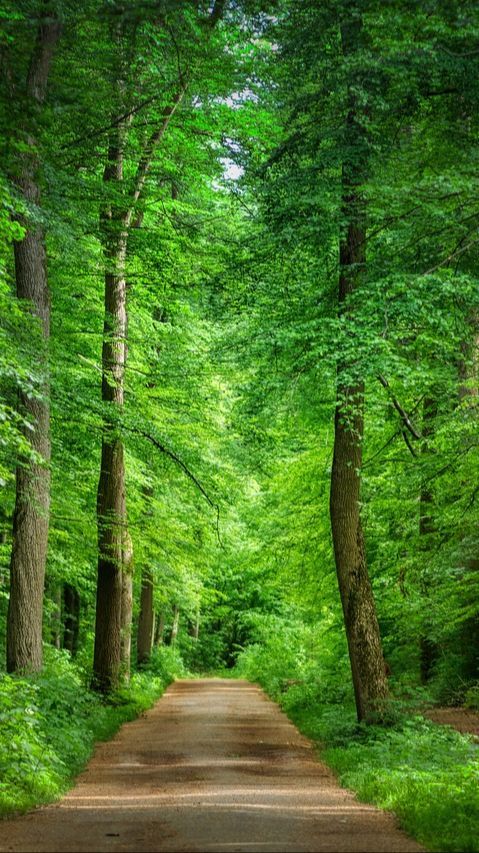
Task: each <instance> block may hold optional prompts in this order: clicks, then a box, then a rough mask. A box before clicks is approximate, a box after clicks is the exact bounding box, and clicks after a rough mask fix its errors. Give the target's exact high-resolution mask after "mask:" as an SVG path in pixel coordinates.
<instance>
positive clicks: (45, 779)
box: [0, 648, 183, 817]
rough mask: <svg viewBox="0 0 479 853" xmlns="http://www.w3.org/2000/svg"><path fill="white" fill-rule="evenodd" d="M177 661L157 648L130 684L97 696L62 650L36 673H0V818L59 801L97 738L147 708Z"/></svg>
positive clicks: (177, 666)
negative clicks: (25, 674)
mask: <svg viewBox="0 0 479 853" xmlns="http://www.w3.org/2000/svg"><path fill="white" fill-rule="evenodd" d="M181 674H183V670H182V664H181V661H180V659H179V658H178V656H177V655H175V653H174V651H173V650H171V649H161V650H159V651H158V653H157V654H155V656H154V657H153V658H152V662H151V666H150V667H149V668H148V670H145V671H143V672H137V673H134V674H133V675H132V677H131V681H130V684H129V685H128V687H124V688H122V689H121V690H119V691H118V692H117V693H115V694H114V695H113V696H111V697H110V698H109V700H108V701H102V699H101V698H100V697H99V696H98V695H96V694H95V693H93V692H92V691H91V690H89V689H88V688H87V687H86V683H87V676H86V674H85V672H84V671H82V669H81V668H80V667H78V666H76V665H75V664H74V663H72V662H71V660H70V657H69V655H67V654H66V653H61V652H56V651H55V650H54V649H51V648H49V649H48V650H47V658H46V661H45V667H44V670H43V672H42V673H41V675H38V676H36V677H29V678H26V677H12V676H8V675H1V676H0V817H5V816H6V815H9V814H12V813H14V812H24V811H26V810H27V809H30V808H33V807H34V806H36V805H39V804H41V803H46V802H51V801H52V800H55V799H57V798H58V797H60V796H61V795H62V794H64V793H65V791H66V790H68V788H69V787H70V786H71V784H72V781H73V779H74V778H75V776H76V775H77V774H78V773H79V772H80V771H81V770H82V769H83V767H84V766H85V764H86V762H87V761H88V759H89V758H90V756H91V753H92V751H93V747H94V745H95V743H96V742H97V741H102V740H108V739H109V738H111V737H112V736H113V735H114V734H115V732H116V731H117V730H118V729H119V728H120V726H121V725H122V724H123V723H125V722H127V721H128V720H133V719H135V717H137V716H138V715H139V714H141V713H142V711H145V710H146V709H147V708H150V707H151V706H152V705H153V704H154V703H155V702H156V700H157V699H158V698H159V697H160V696H161V694H162V693H163V692H164V690H165V689H166V687H167V686H168V684H169V683H170V682H171V681H173V679H174V678H175V677H176V676H177V675H181Z"/></svg>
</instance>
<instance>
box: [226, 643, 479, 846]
mask: <svg viewBox="0 0 479 853" xmlns="http://www.w3.org/2000/svg"><path fill="white" fill-rule="evenodd" d="M287 639H288V642H285V640H284V637H282V635H281V633H280V632H278V633H277V635H275V636H274V637H273V638H272V639H268V640H267V642H265V643H264V644H262V645H259V644H258V646H256V647H250V648H249V649H247V650H246V651H245V652H243V653H242V654H241V655H240V657H239V659H238V666H237V669H236V673H237V675H238V676H240V677H245V678H249V679H250V680H251V681H257V682H259V683H260V684H261V686H262V687H263V688H264V689H265V690H266V692H267V693H268V694H269V695H270V696H271V698H272V699H274V700H275V701H277V702H278V704H279V705H281V707H282V708H283V709H284V710H285V711H286V713H287V714H288V716H289V717H290V718H291V719H292V721H293V722H294V723H295V724H296V725H297V726H298V728H299V730H300V731H301V732H302V733H303V734H304V735H306V736H307V737H309V738H310V739H311V740H313V741H315V742H316V743H317V745H318V750H319V752H320V757H321V758H322V759H323V760H324V761H325V762H326V763H327V764H328V765H329V766H330V767H331V768H332V769H333V770H334V772H335V773H336V775H337V777H338V779H339V781H340V783H341V784H342V785H344V786H345V787H347V788H349V789H350V790H352V791H354V792H356V794H357V796H358V798H359V799H360V800H362V801H363V802H367V803H372V804H373V805H376V806H379V807H380V808H384V809H387V810H389V811H392V812H394V813H395V814H396V815H397V817H398V819H399V823H400V825H401V826H402V828H403V829H404V830H405V831H406V832H408V833H409V834H410V835H411V836H413V837H414V838H416V839H417V840H418V841H419V842H420V843H421V844H423V845H424V846H425V847H426V849H428V850H431V851H443V852H444V853H446V851H450V852H451V853H454V851H457V853H459V851H461V852H462V851H468V853H469V851H470V853H476V852H477V853H479V744H477V743H474V741H473V739H472V738H471V737H468V736H465V735H461V734H459V733H458V732H456V731H454V730H453V729H451V728H449V727H446V726H439V725H437V724H435V723H432V722H430V721H429V720H426V719H425V718H424V717H423V716H422V715H420V714H418V713H417V711H415V710H414V707H416V708H417V707H418V705H419V706H421V702H422V701H423V700H424V699H428V698H430V697H426V696H424V695H422V694H421V693H420V691H416V692H414V691H413V692H412V693H411V694H410V699H408V700H402V702H399V701H397V700H396V702H392V703H391V714H390V720H389V724H388V725H375V726H372V725H370V726H366V725H364V724H363V725H358V723H357V720H356V715H355V711H354V705H353V699H352V691H351V689H350V677H349V674H348V671H347V668H346V665H343V666H342V667H341V661H340V660H339V661H338V665H337V667H336V671H335V670H334V669H332V668H330V667H326V666H324V665H322V664H321V660H322V656H321V655H320V654H318V656H317V658H316V661H319V663H317V662H314V661H313V662H311V661H310V656H308V653H307V644H306V643H305V642H304V638H302V637H301V636H300V635H298V637H297V638H295V637H294V636H292V637H288V638H287ZM306 639H307V638H306ZM323 657H324V659H326V660H327V656H323ZM285 673H286V676H287V679H288V680H286V679H285V677H284V674H285ZM338 673H339V676H340V678H339V677H338Z"/></svg>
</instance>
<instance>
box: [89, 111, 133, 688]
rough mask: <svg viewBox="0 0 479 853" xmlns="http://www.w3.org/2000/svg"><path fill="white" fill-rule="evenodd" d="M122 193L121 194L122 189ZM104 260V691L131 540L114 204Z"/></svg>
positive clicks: (121, 264) (104, 217) (98, 626)
mask: <svg viewBox="0 0 479 853" xmlns="http://www.w3.org/2000/svg"><path fill="white" fill-rule="evenodd" d="M124 138H125V125H123V124H119V125H117V126H116V127H115V128H114V129H113V130H112V134H111V138H110V144H109V148H108V162H107V165H106V167H105V172H104V181H105V183H109V184H110V183H111V184H113V186H115V184H120V183H121V181H122V180H123V147H124ZM117 191H118V190H117ZM100 224H101V231H102V239H103V248H104V258H105V270H106V271H105V320H104V331H103V348H102V371H103V375H102V401H103V402H104V403H105V404H106V406H105V415H104V427H103V438H102V448H101V471H100V479H99V483H98V495H97V526H98V579H97V598H96V621H95V648H94V658H93V686H94V687H95V688H96V689H97V690H99V691H101V692H104V693H108V692H109V691H111V690H114V689H115V688H116V687H117V686H118V684H119V680H120V669H121V653H122V649H121V636H122V630H121V629H122V616H121V614H122V596H123V584H122V565H123V556H124V543H125V541H126V536H127V517H126V487H125V459H124V447H123V440H122V437H121V433H120V431H119V428H118V424H117V423H115V415H114V412H115V410H116V412H117V413H118V414H119V413H120V412H121V410H122V408H123V403H124V378H125V365H126V352H127V350H126V339H127V308H126V279H125V262H126V250H127V239H128V233H127V230H126V229H125V228H124V217H123V213H122V211H118V210H117V209H116V208H115V207H113V206H110V207H108V208H107V209H106V210H104V211H102V214H101V223H100Z"/></svg>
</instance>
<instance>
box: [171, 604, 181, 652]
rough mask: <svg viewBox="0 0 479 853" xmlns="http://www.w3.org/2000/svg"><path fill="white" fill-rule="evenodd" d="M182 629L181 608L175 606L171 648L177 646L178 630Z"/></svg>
mask: <svg viewBox="0 0 479 853" xmlns="http://www.w3.org/2000/svg"><path fill="white" fill-rule="evenodd" d="M179 627H180V608H179V607H178V606H177V605H176V604H175V605H174V607H173V624H172V626H171V636H170V646H174V645H175V644H176V638H177V637H178V628H179Z"/></svg>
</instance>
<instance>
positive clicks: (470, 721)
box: [425, 708, 479, 738]
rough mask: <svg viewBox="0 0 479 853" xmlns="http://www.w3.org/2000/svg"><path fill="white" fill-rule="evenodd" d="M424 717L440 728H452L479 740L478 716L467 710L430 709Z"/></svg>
mask: <svg viewBox="0 0 479 853" xmlns="http://www.w3.org/2000/svg"><path fill="white" fill-rule="evenodd" d="M425 716H426V717H427V718H428V719H429V720H432V721H433V723H439V724H440V725H441V726H452V727H453V729H457V731H458V732H462V734H471V735H475V737H477V738H479V714H477V713H476V712H475V711H469V710H468V709H467V708H432V709H431V710H430V711H426V712H425Z"/></svg>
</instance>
